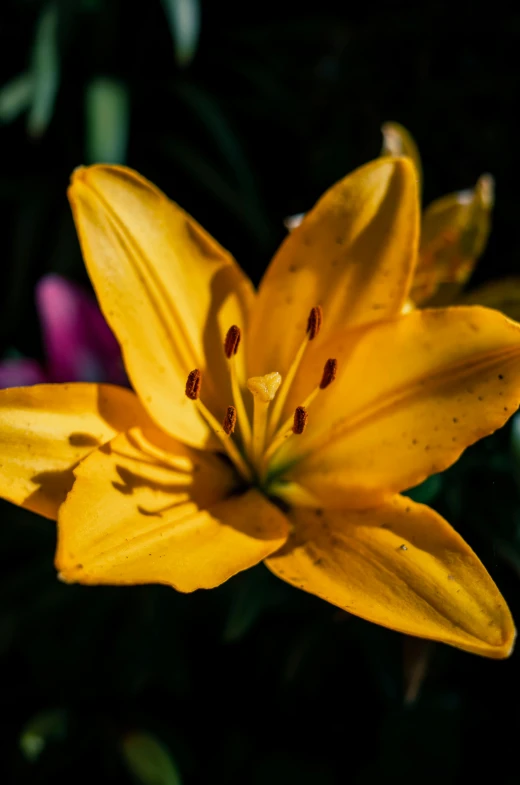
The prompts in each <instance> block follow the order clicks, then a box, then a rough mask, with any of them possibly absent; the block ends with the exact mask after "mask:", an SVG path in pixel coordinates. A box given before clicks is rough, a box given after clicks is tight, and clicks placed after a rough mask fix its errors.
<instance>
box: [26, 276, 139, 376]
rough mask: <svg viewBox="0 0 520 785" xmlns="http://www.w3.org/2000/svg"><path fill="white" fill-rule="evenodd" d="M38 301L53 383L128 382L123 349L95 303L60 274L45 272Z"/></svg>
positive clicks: (37, 293) (37, 291)
mask: <svg viewBox="0 0 520 785" xmlns="http://www.w3.org/2000/svg"><path fill="white" fill-rule="evenodd" d="M36 304H37V307H38V314H39V317H40V322H41V326H42V333H43V340H44V343H45V350H46V354H47V367H48V370H49V376H50V378H51V379H52V381H53V382H112V383H114V384H125V383H126V382H127V380H126V376H125V372H124V369H123V363H122V360H121V352H120V349H119V346H118V343H117V341H116V339H115V338H114V335H113V334H112V332H111V331H110V328H109V327H108V325H107V323H106V322H105V320H104V318H103V316H102V314H101V312H100V310H99V308H98V307H97V305H96V302H95V300H94V299H93V298H91V297H90V296H89V295H88V294H87V293H86V292H84V291H83V290H82V289H81V288H80V287H79V286H76V284H74V283H73V282H72V281H68V280H67V279H66V278H62V277H61V275H56V274H54V273H50V274H49V275H44V276H43V278H41V279H40V281H39V282H38V285H37V286H36Z"/></svg>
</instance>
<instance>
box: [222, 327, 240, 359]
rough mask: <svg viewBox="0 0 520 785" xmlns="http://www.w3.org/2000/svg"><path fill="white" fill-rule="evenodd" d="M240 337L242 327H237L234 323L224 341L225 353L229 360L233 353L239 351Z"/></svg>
mask: <svg viewBox="0 0 520 785" xmlns="http://www.w3.org/2000/svg"><path fill="white" fill-rule="evenodd" d="M240 338H241V333H240V327H237V325H236V324H233V325H232V326H231V327H230V328H229V330H228V331H227V335H226V340H225V341H224V353H225V355H226V357H227V358H228V360H230V359H231V358H232V357H233V355H234V354H236V353H237V352H238V347H239V344H240Z"/></svg>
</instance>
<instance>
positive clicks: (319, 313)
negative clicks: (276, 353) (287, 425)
mask: <svg viewBox="0 0 520 785" xmlns="http://www.w3.org/2000/svg"><path fill="white" fill-rule="evenodd" d="M322 322H323V310H322V308H321V305H316V306H315V307H314V308H311V311H310V313H309V317H308V319H307V329H306V331H305V338H304V340H303V342H302V344H301V346H300V348H299V349H298V351H297V352H296V356H295V358H294V360H293V362H292V364H291V367H290V368H289V370H288V371H287V375H286V377H285V379H284V383H283V387H282V389H281V390H280V394H279V396H278V397H277V399H276V401H275V403H274V406H273V410H272V412H271V418H270V420H269V430H268V436H269V438H272V437H273V434H274V433H275V431H276V426H277V425H278V423H279V421H280V417H281V416H282V411H283V407H284V406H285V402H286V400H287V396H288V395H289V390H290V389H291V385H292V383H293V381H294V377H295V376H296V372H297V370H298V368H299V367H300V363H301V361H302V358H303V355H304V354H305V350H306V348H307V346H308V344H309V341H313V340H314V339H315V338H316V336H317V335H318V333H319V331H320V329H321V325H322Z"/></svg>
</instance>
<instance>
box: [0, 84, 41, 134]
mask: <svg viewBox="0 0 520 785" xmlns="http://www.w3.org/2000/svg"><path fill="white" fill-rule="evenodd" d="M33 86H34V80H33V77H32V75H31V74H30V73H29V72H28V71H24V72H23V73H21V74H18V76H15V77H14V79H11V81H10V82H7V84H5V85H4V86H3V87H1V88H0V123H10V122H11V121H12V120H16V118H17V117H18V115H20V114H21V113H22V112H24V111H25V110H26V109H28V107H29V106H30V103H31V99H32V95H33Z"/></svg>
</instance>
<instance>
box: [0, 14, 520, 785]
mask: <svg viewBox="0 0 520 785" xmlns="http://www.w3.org/2000/svg"><path fill="white" fill-rule="evenodd" d="M172 4H173V0H171V2H170V0H164V2H163V3H161V2H160V0H147V1H146V2H144V1H143V2H139V3H138V2H135V3H129V2H123V0H104V1H103V0H84V1H83V2H79V0H77V2H74V1H73V0H67V2H65V0H58V2H56V3H55V4H54V6H55V11H54V13H55V14H56V17H55V18H57V20H58V26H57V49H58V53H59V63H60V78H59V85H58V90H57V95H56V101H55V104H54V105H53V106H51V107H50V109H49V108H48V107H47V108H48V115H49V116H48V122H44V123H43V128H42V127H41V124H40V127H39V128H37V129H36V131H35V130H34V127H33V128H32V129H31V128H29V132H28V130H27V126H28V115H27V112H23V111H20V113H19V114H18V116H17V117H16V118H13V119H12V120H11V121H10V122H7V121H4V122H3V124H1V123H0V222H1V226H0V232H1V233H0V239H1V244H0V248H1V264H0V276H1V279H0V351H1V353H2V354H4V355H5V354H6V353H7V354H9V353H11V354H12V352H13V350H16V351H17V352H20V353H22V354H24V355H27V356H36V357H41V356H42V346H41V342H40V334H39V326H38V320H37V317H36V313H35V308H34V302H33V289H34V285H35V283H36V282H37V280H38V279H39V278H40V277H41V275H43V274H44V273H45V272H49V271H54V272H59V273H62V274H64V275H67V276H69V277H70V278H72V279H74V280H76V281H78V282H80V283H83V284H85V286H87V285H88V281H87V279H86V274H85V272H84V269H83V266H82V262H81V258H80V254H79V249H78V245H77V241H76V238H75V233H74V228H73V224H72V220H71V217H70V214H69V208H68V205H67V202H66V197H65V190H66V186H67V182H68V177H69V175H70V172H71V171H72V169H73V168H74V167H75V166H77V165H78V164H80V163H83V162H85V161H86V160H88V159H89V153H88V150H89V149H90V150H91V149H92V145H93V144H94V143H93V141H92V132H91V130H89V129H90V128H91V124H92V122H93V121H92V117H91V109H89V108H88V105H86V103H85V95H86V91H87V90H88V85H89V84H90V83H91V80H92V79H95V78H98V77H105V78H106V77H108V78H110V79H112V80H117V84H118V88H117V89H119V90H121V91H123V93H124V95H126V96H127V100H128V106H129V113H128V116H127V117H126V116H125V113H124V112H123V113H121V116H120V117H118V118H116V121H115V130H114V126H113V125H111V126H110V129H111V130H110V133H109V131H108V129H107V133H106V136H105V142H109V141H110V137H111V134H113V133H116V136H117V134H118V133H121V132H123V131H124V130H125V128H126V129H127V130H128V134H129V137H128V138H129V144H128V148H127V151H126V157H125V160H126V162H127V163H128V164H129V165H130V166H132V167H134V168H136V169H138V170H139V171H141V172H142V173H143V174H144V175H146V176H147V177H148V178H150V179H151V180H153V181H154V182H156V183H157V184H158V185H159V186H160V187H162V188H163V189H164V190H165V191H166V192H167V193H168V194H169V195H170V196H171V197H172V198H174V199H175V200H176V201H178V202H179V203H180V204H181V205H182V206H183V207H185V208H186V209H187V210H188V211H189V212H191V213H192V214H193V215H194V216H195V217H196V218H197V219H198V220H199V221H200V222H201V223H202V224H203V225H204V226H205V227H206V228H207V229H208V230H209V231H211V232H212V233H213V234H214V236H215V237H216V238H217V239H218V240H219V241H220V242H221V243H222V244H223V245H225V246H226V247H228V248H229V249H230V250H231V251H232V252H233V253H234V254H235V256H236V257H237V258H238V260H239V261H240V263H241V264H242V265H243V266H244V267H245V269H246V270H247V271H248V272H249V274H250V275H251V276H252V278H253V280H254V281H255V282H258V280H259V278H260V276H261V274H262V272H263V270H264V269H265V266H266V264H267V262H268V261H269V258H270V256H271V254H272V253H273V251H274V250H275V248H276V246H277V244H278V242H279V241H280V240H281V239H282V238H283V236H284V231H285V230H284V228H283V219H284V217H285V216H287V215H290V214H292V213H294V212H299V211H301V210H304V209H306V208H308V207H309V206H310V205H312V203H313V202H314V201H315V199H316V198H317V197H318V196H319V195H320V193H321V192H322V191H323V190H324V189H325V188H326V187H327V186H329V185H330V184H331V183H332V182H333V181H335V180H337V179H339V178H340V177H342V176H343V175H344V174H345V173H347V172H348V171H350V170H351V169H353V168H354V167H356V166H357V165H359V164H362V163H364V162H365V161H367V160H369V159H371V158H374V157H376V156H377V155H378V154H379V150H380V145H381V136H380V130H379V129H380V126H381V124H382V122H384V121H385V120H396V121H399V122H401V123H403V124H404V125H405V126H406V127H408V128H409V130H410V131H411V132H412V133H413V135H414V136H415V138H416V140H417V142H418V144H419V146H420V149H421V152H422V156H423V165H424V181H425V186H424V197H425V203H428V202H429V201H431V200H432V199H433V198H436V197H439V196H441V195H443V194H444V193H448V192H450V191H453V190H458V189H460V188H466V187H469V186H471V185H473V184H474V182H475V180H476V179H477V177H478V176H479V175H480V174H481V173H482V172H484V171H489V172H491V173H492V174H493V175H494V176H495V178H496V182H497V202H496V209H495V214H494V222H493V232H492V236H491V240H490V243H489V246H488V249H487V251H486V254H485V256H484V257H483V259H482V260H481V262H480V265H479V267H478V269H477V272H476V273H475V276H474V279H473V282H477V283H480V282H483V281H485V280H488V279H492V278H497V277H500V276H502V275H505V274H508V273H509V274H511V273H514V272H515V271H516V270H517V269H518V259H519V253H520V238H519V231H518V227H519V222H518V215H519V213H520V204H519V202H520V196H519V187H518V176H519V160H518V159H519V155H520V152H519V150H520V145H519V143H518V120H517V117H516V114H517V111H518V106H517V104H518V80H519V76H520V66H519V53H520V12H515V11H514V10H511V7H508V9H509V10H507V11H504V12H502V11H501V8H500V5H499V4H498V5H497V4H491V5H490V4H487V5H486V7H485V11H484V10H482V11H481V12H479V11H478V10H477V7H476V6H475V5H474V4H470V3H455V2H450V3H446V2H434V0H426V2H424V3H417V4H410V5H407V4H404V3H397V2H395V3H385V2H379V3H378V2H357V3H354V2H343V3H333V2H329V1H328V0H321V2H320V3H316V4H313V10H312V11H304V10H303V9H304V8H306V7H307V6H305V5H304V4H303V3H299V4H296V3H289V2H285V1H284V0H279V1H278V2H277V3H273V2H265V3H262V4H255V5H254V6H251V7H250V8H249V10H246V4H237V3H236V2H229V1H228V0H221V2H214V1H213V2H211V0H203V2H202V3H201V34H200V39H199V40H198V43H197V46H196V47H195V51H194V56H193V59H192V61H191V63H188V64H185V65H184V66H183V67H181V66H180V65H179V63H178V59H179V45H178V42H177V47H176V45H175V41H174V38H173V37H172V27H171V25H168V22H167V16H166V13H165V8H166V7H167V6H168V5H172ZM48 5H49V4H45V3H42V2H41V1H40V0H3V4H2V6H1V10H0V85H2V84H6V83H9V82H10V80H12V79H13V78H15V77H17V76H18V75H19V74H20V73H21V72H23V71H25V70H26V69H28V68H29V69H30V68H31V63H32V62H34V59H35V57H36V55H35V38H36V37H37V36H36V31H37V30H38V24H39V20H40V21H41V14H42V12H44V11H45V9H46V8H47V6H48ZM505 8H506V6H504V9H505ZM173 33H174V31H173ZM40 56H41V57H43V60H40V61H39V62H40V63H41V62H43V63H44V64H45V63H46V62H47V65H48V60H47V61H46V60H45V52H43V55H42V54H41V52H40ZM47 57H48V53H47ZM40 67H41V66H40ZM51 104H52V102H51ZM101 122H102V121H101ZM119 125H120V126H121V127H119ZM102 127H103V126H102ZM101 144H103V134H102V143H101ZM96 149H97V150H100V149H101V150H102V149H103V148H102V147H101V148H99V146H98V147H97V148H95V150H94V152H95V151H96ZM514 446H515V444H514V443H513V448H514ZM513 448H512V447H511V429H510V427H506V428H505V429H503V431H502V432H500V433H499V434H496V435H495V436H493V437H490V438H489V439H487V440H485V441H484V442H482V443H480V444H479V445H477V446H476V447H474V448H472V449H471V450H469V451H468V452H467V453H466V455H465V456H464V457H463V459H462V460H461V461H460V462H459V464H458V465H456V466H455V467H453V468H452V469H451V470H449V471H448V472H446V473H445V474H444V475H443V476H442V477H438V478H434V479H433V480H432V481H430V482H429V483H428V484H426V485H425V486H422V487H421V488H420V489H418V490H417V491H414V496H415V498H418V499H419V498H420V500H422V501H427V502H429V503H431V504H432V506H434V507H435V508H436V509H438V510H439V511H441V512H442V513H443V514H445V515H446V516H447V517H448V519H449V520H450V521H451V522H452V523H453V524H454V525H455V526H456V528H457V529H458V530H459V531H460V532H461V533H462V534H463V535H464V537H465V538H466V539H467V540H468V542H470V544H471V545H472V546H473V547H474V548H475V549H476V551H477V553H478V554H479V556H480V557H481V558H482V560H483V561H484V563H485V564H486V566H487V567H488V569H489V570H490V572H491V574H492V575H493V577H494V578H495V580H496V581H497V583H498V585H499V587H500V588H501V590H502V591H503V593H504V595H505V597H506V599H507V600H508V602H509V604H510V606H511V608H512V610H513V613H514V614H515V613H516V618H517V621H518V620H520V495H519V493H520V492H519V487H520V485H517V479H520V464H518V462H517V460H516V459H515V451H514V449H513ZM0 516H1V521H0V525H1V530H0V696H1V705H2V710H1V714H0V717H1V726H0V730H1V737H0V738H1V741H0V777H1V776H3V777H4V778H3V779H2V782H4V781H5V782H9V783H10V782H13V783H31V784H32V783H48V782H53V783H61V782H64V783H65V782H74V783H87V782H88V783H91V782H93V781H97V782H100V783H105V782H106V783H113V782H122V783H131V782H133V781H136V782H145V783H146V785H171V784H172V783H174V785H175V783H176V782H177V783H178V782H179V781H181V782H183V783H184V784H185V785H190V784H195V783H212V784H213V785H243V784H245V783H252V785H263V784H264V783H269V785H271V784H272V785H278V783H280V785H282V783H283V785H289V784H290V785H292V783H301V784H302V785H307V783H308V784H309V785H310V784H311V783H312V785H315V784H316V785H318V784H319V785H329V784H330V785H333V784H335V783H341V784H343V783H346V784H348V783H353V785H372V783H374V785H375V784H376V783H377V784H379V783H381V782H391V783H393V782H396V783H397V782H399V783H417V782H420V783H422V784H423V785H429V784H430V783H432V785H433V784H434V783H435V785H437V783H440V782H441V783H443V785H450V784H451V783H463V782H466V781H469V778H470V777H472V776H474V775H475V774H476V775H479V776H480V777H484V772H486V773H487V777H488V778H489V781H490V782H492V783H493V785H513V783H520V767H519V763H518V733H519V730H520V723H519V720H518V705H519V700H520V653H518V652H517V654H516V655H513V657H512V658H511V659H510V660H508V661H506V662H493V661H486V660H484V659H480V658H478V657H476V656H472V655H470V654H465V653H462V652H458V651H456V650H453V649H449V648H448V647H444V646H440V645H438V646H433V647H432V648H431V649H428V651H427V653H428V654H429V655H430V662H429V667H428V669H427V672H426V678H425V680H424V683H423V685H422V690H421V691H420V693H419V695H418V697H417V699H416V700H414V701H410V700H408V701H405V699H404V696H405V695H406V690H407V685H408V683H409V668H407V667H405V664H406V662H407V660H406V659H405V656H404V655H405V654H406V653H408V656H409V655H410V653H411V654H412V655H413V654H414V650H411V649H410V642H409V640H408V641H405V639H404V638H403V637H402V636H400V635H398V634H395V633H391V632H389V631H386V630H383V629H379V628H376V627H374V626H372V625H369V624H367V623H365V622H363V621H361V620H358V619H355V618H353V617H350V616H348V615H347V614H345V613H343V612H340V611H338V610H337V609H335V608H332V607H331V606H328V605H326V604H325V603H322V602H321V601H319V600H316V599H314V598H313V597H310V596H307V595H304V594H303V593H299V592H297V590H295V589H292V588H290V587H289V586H286V585H284V584H282V583H281V582H278V581H276V579H275V578H274V577H273V576H271V575H270V574H268V573H267V571H266V570H265V569H264V568H263V567H262V566H260V567H258V568H256V569H255V570H252V571H250V572H249V573H246V574H242V575H239V576H237V577H236V578H234V579H232V580H231V581H229V583H228V584H226V585H224V586H222V587H221V588H219V589H217V590H214V591H212V592H198V593H195V594H194V595H178V594H176V593H175V592H173V591H172V590H169V589H167V588H163V587H144V588H128V589H115V588H114V589H111V588H83V587H80V586H65V585H62V584H60V583H59V582H58V581H57V580H56V577H55V573H54V569H53V566H52V561H53V550H54V543H55V535H54V525H53V524H52V523H51V522H49V521H46V520H43V519H40V518H38V517H37V516H35V515H32V514H30V513H25V512H23V511H20V510H17V509H15V508H13V507H11V506H10V505H8V504H5V503H3V504H2V506H1V507H0ZM419 654H420V655H421V656H424V651H423V650H422V649H419ZM136 734H141V735H136ZM142 734H145V735H144V736H143V735H142ZM153 745H159V748H160V750H161V754H159V752H154V751H153V750H154V749H155V748H154V746H153ZM147 749H148V750H152V752H148V753H147V752H146V750H147ZM147 754H148V755H149V756H151V757H152V758H153V760H154V765H155V766H156V771H155V772H150V771H148V773H147V774H146V772H145V771H144V769H143V768H142V766H143V765H144V764H143V760H144V759H145V758H146V757H147ZM136 759H138V760H137V763H136ZM172 767H174V768H172ZM139 772H141V773H140V774H139ZM175 772H176V773H175ZM139 777H141V778H140V779H139ZM147 777H148V779H147ZM154 777H155V778H154ZM175 777H177V779H175Z"/></svg>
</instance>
